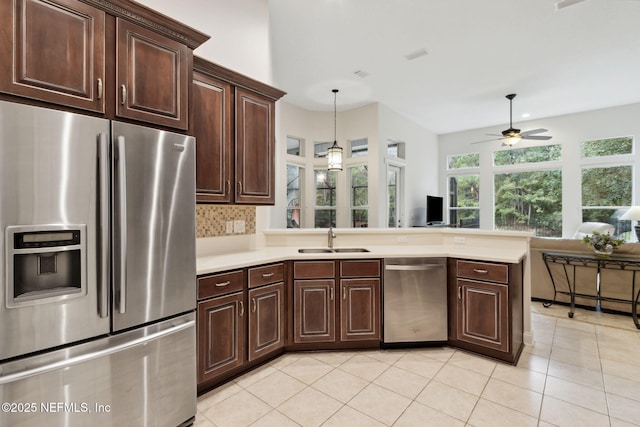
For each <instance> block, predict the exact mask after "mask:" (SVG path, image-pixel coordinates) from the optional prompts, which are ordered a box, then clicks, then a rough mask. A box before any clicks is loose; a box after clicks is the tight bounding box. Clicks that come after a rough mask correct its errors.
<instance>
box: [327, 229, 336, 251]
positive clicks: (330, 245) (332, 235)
mask: <svg viewBox="0 0 640 427" xmlns="http://www.w3.org/2000/svg"><path fill="white" fill-rule="evenodd" d="M336 237H337V236H336V233H334V232H333V227H329V234H328V236H327V239H328V240H327V245H328V246H329V248H333V239H335V238H336Z"/></svg>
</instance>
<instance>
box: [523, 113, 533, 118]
mask: <svg viewBox="0 0 640 427" xmlns="http://www.w3.org/2000/svg"><path fill="white" fill-rule="evenodd" d="M530 116H531V114H529V113H522V118H523V119H526V118H527V117H530Z"/></svg>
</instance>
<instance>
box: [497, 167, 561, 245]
mask: <svg viewBox="0 0 640 427" xmlns="http://www.w3.org/2000/svg"><path fill="white" fill-rule="evenodd" d="M494 219H495V223H494V227H495V229H496V230H518V231H534V232H535V233H536V236H542V237H560V236H562V172H561V171H560V170H542V171H541V170H537V171H530V172H529V171H527V172H513V173H500V174H496V175H495V176H494Z"/></svg>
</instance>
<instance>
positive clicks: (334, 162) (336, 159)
mask: <svg viewBox="0 0 640 427" xmlns="http://www.w3.org/2000/svg"><path fill="white" fill-rule="evenodd" d="M331 92H333V145H332V146H331V147H329V149H328V150H327V166H328V167H327V169H329V170H330V171H341V170H342V147H340V146H339V145H338V138H337V136H336V135H337V124H336V123H337V120H336V116H337V112H336V111H337V108H336V96H337V93H338V89H333V90H332V91H331Z"/></svg>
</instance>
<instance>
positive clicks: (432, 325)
mask: <svg viewBox="0 0 640 427" xmlns="http://www.w3.org/2000/svg"><path fill="white" fill-rule="evenodd" d="M383 286H384V291H383V306H384V318H383V322H384V323H383V329H384V334H383V335H384V339H383V343H384V344H393V343H421V342H433V341H437V342H442V341H446V340H447V259H446V258H390V259H385V260H384V285H383Z"/></svg>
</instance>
